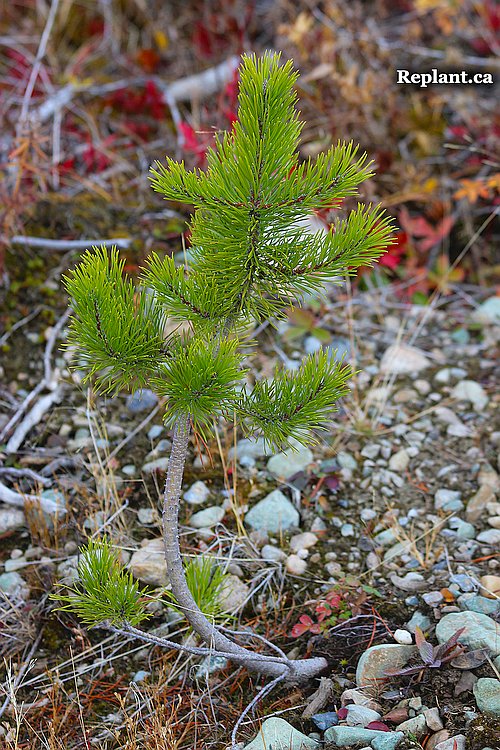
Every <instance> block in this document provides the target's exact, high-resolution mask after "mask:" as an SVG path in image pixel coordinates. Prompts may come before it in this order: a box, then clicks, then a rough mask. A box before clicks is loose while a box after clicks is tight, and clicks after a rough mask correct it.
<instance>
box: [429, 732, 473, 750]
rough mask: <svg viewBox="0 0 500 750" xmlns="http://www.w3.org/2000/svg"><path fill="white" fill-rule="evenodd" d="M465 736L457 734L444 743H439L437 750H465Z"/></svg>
mask: <svg viewBox="0 0 500 750" xmlns="http://www.w3.org/2000/svg"><path fill="white" fill-rule="evenodd" d="M465 742H466V740H465V735H463V734H456V735H455V736H454V737H450V738H449V739H447V740H445V741H444V742H439V744H437V745H436V749H435V750H465Z"/></svg>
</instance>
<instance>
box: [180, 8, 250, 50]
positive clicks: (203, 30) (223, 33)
mask: <svg viewBox="0 0 500 750" xmlns="http://www.w3.org/2000/svg"><path fill="white" fill-rule="evenodd" d="M253 11H254V3H253V2H249V3H246V6H245V11H244V14H243V15H242V14H241V12H240V13H239V12H238V7H237V5H236V4H234V3H233V2H232V0H219V2H216V3H212V4H211V6H210V10H209V11H208V12H205V13H204V14H203V18H201V19H199V20H198V21H196V23H195V24H194V31H193V36H192V42H193V46H194V49H195V50H196V52H197V53H198V55H199V56H200V57H202V58H204V59H210V58H212V57H213V56H214V55H220V54H221V53H227V51H228V50H229V49H230V48H231V47H233V48H235V49H234V51H235V52H237V53H241V52H242V51H243V49H244V46H245V45H244V41H245V35H246V30H247V28H248V26H249V24H250V21H251V18H252V15H253Z"/></svg>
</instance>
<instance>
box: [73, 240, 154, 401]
mask: <svg viewBox="0 0 500 750" xmlns="http://www.w3.org/2000/svg"><path fill="white" fill-rule="evenodd" d="M124 263H125V261H124V260H120V258H119V254H118V250H117V249H116V248H112V249H111V250H110V251H109V252H108V251H107V250H106V248H105V247H101V248H97V247H94V248H93V252H91V251H87V252H86V253H85V255H84V256H83V260H82V261H81V263H80V264H79V265H78V266H77V267H76V268H75V270H74V271H73V272H72V273H70V274H68V275H67V276H65V277H64V284H65V286H66V290H67V292H68V294H69V296H70V298H71V300H72V306H73V309H74V311H75V314H74V316H73V317H72V318H71V326H70V333H69V337H68V346H73V345H74V346H76V347H77V348H78V353H79V357H80V364H81V365H82V366H83V367H84V368H85V369H86V370H87V379H90V378H93V379H94V381H95V383H96V386H97V389H98V390H100V391H103V392H109V391H112V390H121V389H128V388H133V387H139V386H142V385H145V384H146V383H147V381H148V379H149V377H150V376H151V375H152V373H153V372H154V371H155V369H156V368H157V366H158V363H159V362H160V361H161V360H162V359H163V358H164V356H165V349H166V342H165V340H164V336H163V328H164V324H165V312H164V310H163V309H162V308H161V307H160V306H159V305H158V303H157V302H156V300H155V299H154V298H153V297H152V295H151V294H149V295H148V293H147V292H146V291H145V290H142V291H141V292H140V293H137V291H136V289H135V288H134V285H133V283H132V281H131V280H130V279H127V278H126V277H124V275H123V266H124Z"/></svg>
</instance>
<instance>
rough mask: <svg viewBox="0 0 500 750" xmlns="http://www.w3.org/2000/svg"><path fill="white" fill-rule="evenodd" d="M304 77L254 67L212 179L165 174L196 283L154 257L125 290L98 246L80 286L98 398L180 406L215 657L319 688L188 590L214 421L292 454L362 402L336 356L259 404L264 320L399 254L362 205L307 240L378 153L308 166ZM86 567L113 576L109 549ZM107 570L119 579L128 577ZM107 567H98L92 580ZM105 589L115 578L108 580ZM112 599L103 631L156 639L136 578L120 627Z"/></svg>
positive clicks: (78, 334) (249, 60) (270, 57)
mask: <svg viewBox="0 0 500 750" xmlns="http://www.w3.org/2000/svg"><path fill="white" fill-rule="evenodd" d="M296 79H297V74H296V73H295V72H294V71H293V68H292V63H291V62H287V63H285V64H283V65H281V64H280V60H279V56H277V55H274V54H265V55H264V56H263V57H261V58H256V57H253V56H252V57H244V58H243V61H242V64H241V68H240V91H239V109H238V120H237V122H236V123H235V125H234V128H233V130H232V132H230V133H226V134H224V135H223V136H222V137H220V138H217V140H216V143H215V147H214V148H213V149H212V150H210V151H209V153H208V156H207V162H208V164H207V169H206V171H204V172H203V171H199V170H194V171H188V170H186V168H185V166H184V164H183V163H177V162H175V161H172V160H171V159H169V158H167V161H166V164H165V165H163V164H157V165H156V169H153V170H152V174H153V178H152V184H153V188H154V189H155V190H157V191H158V192H160V193H162V194H163V195H164V196H165V198H166V199H168V200H172V201H177V202H182V203H187V204H190V205H192V206H194V214H193V217H192V220H191V225H190V230H191V241H192V256H193V260H192V262H191V263H190V268H189V271H187V270H186V269H184V268H183V267H176V266H175V264H174V261H173V260H172V258H170V257H164V258H162V257H159V256H158V255H156V254H153V255H152V256H151V257H150V258H149V260H148V261H147V265H146V267H145V269H144V271H143V274H142V277H141V279H140V283H139V286H138V287H137V288H135V287H134V285H133V283H132V282H131V281H130V280H127V279H126V278H124V276H123V262H121V261H120V259H119V256H118V253H117V251H116V250H111V251H110V252H108V251H107V250H106V249H105V248H101V249H96V248H94V250H93V251H92V252H87V253H86V254H85V255H84V257H83V260H82V262H81V263H80V264H79V266H77V268H76V270H75V271H74V272H72V273H70V274H69V275H68V277H67V278H66V279H65V283H66V288H67V291H68V293H69V296H70V298H71V300H72V305H73V309H74V316H73V318H72V323H71V329H70V343H71V344H72V345H75V346H76V348H77V350H78V354H79V357H80V366H81V363H82V361H83V363H84V366H85V367H86V369H87V371H88V377H89V378H91V379H92V381H93V382H94V383H95V385H96V387H97V389H100V390H101V391H115V390H119V389H123V388H128V389H132V388H136V387H138V386H144V385H147V386H148V387H150V388H152V389H154V390H155V391H156V392H157V393H158V394H159V395H160V396H163V397H165V399H166V409H165V415H164V419H165V423H166V424H167V425H168V426H169V427H170V428H171V429H172V432H173V440H172V449H171V454H170V459H169V465H168V471H167V478H166V482H165V491H164V498H163V537H164V542H165V557H166V561H167V568H168V576H169V579H170V583H171V588H172V595H173V596H174V597H175V599H176V601H177V603H178V606H179V608H180V609H181V610H182V612H183V613H184V615H185V616H186V618H187V620H188V621H189V623H190V624H191V626H192V627H193V629H194V630H195V631H196V632H197V633H198V634H199V635H200V637H201V638H202V639H203V640H204V641H205V643H207V644H209V646H210V647H211V649H212V651H213V650H215V651H217V652H220V653H224V654H225V655H226V656H230V657H231V658H233V659H234V660H235V661H237V662H239V663H243V664H245V665H246V666H248V667H249V668H251V669H255V670H258V671H260V672H261V673H265V674H268V675H271V676H273V677H280V676H282V677H284V678H287V679H290V680H300V679H305V678H308V677H311V676H312V675H314V674H316V673H317V672H319V671H321V670H322V669H324V668H325V666H326V663H325V661H324V660H323V659H321V658H318V659H306V660H300V661H289V660H287V659H285V658H284V657H282V656H263V655H260V654H257V653H253V652H251V651H249V650H247V649H246V648H243V647H242V646H240V645H239V644H237V643H236V642H235V641H234V640H233V638H231V637H229V636H228V635H226V634H225V633H223V632H222V631H221V629H219V628H217V627H216V626H215V625H214V624H212V623H211V622H210V621H209V620H208V619H207V618H206V617H205V615H204V614H203V613H202V612H201V610H200V609H199V608H198V606H197V604H196V602H195V600H194V598H193V595H192V593H191V591H190V589H189V587H188V585H187V583H186V577H185V573H184V569H183V564H182V559H181V555H180V549H179V538H178V511H179V499H180V496H181V488H182V479H183V471H184V465H185V461H186V456H187V451H188V443H189V438H190V433H191V432H192V431H193V430H195V431H198V432H199V433H201V434H202V435H203V434H206V433H207V432H208V431H209V430H210V426H211V425H212V424H213V422H214V420H216V419H218V418H219V417H229V418H230V419H231V420H232V419H233V417H234V414H236V415H237V418H238V419H239V423H240V425H241V429H242V430H243V431H244V432H245V433H247V434H249V435H256V434H260V435H262V436H263V437H264V438H265V440H266V442H267V443H268V444H269V445H270V446H272V447H273V448H275V449H276V450H282V449H283V448H284V447H286V446H289V445H290V441H292V440H297V441H299V442H301V443H306V442H311V437H310V436H311V431H313V430H317V429H320V428H322V427H323V426H324V424H325V421H326V420H327V419H328V417H329V415H330V413H331V412H332V410H334V408H335V403H336V402H337V400H338V399H339V397H340V396H343V395H344V394H346V393H347V387H346V382H347V380H348V378H349V377H350V370H349V368H348V366H346V365H345V364H342V363H340V364H339V363H337V362H335V361H332V360H331V359H330V357H329V356H328V354H327V353H326V352H323V351H320V352H319V353H316V354H314V355H311V356H309V357H306V358H305V359H304V361H303V363H302V365H301V366H300V368H299V369H298V370H296V371H294V372H288V371H286V370H283V369H282V370H277V371H276V374H275V377H274V379H273V380H272V381H267V380H260V381H258V382H257V383H256V384H255V386H254V387H253V388H252V390H251V391H248V390H247V389H246V388H245V387H243V386H244V383H245V380H244V377H245V368H244V354H243V352H242V346H241V343H242V342H241V337H242V333H241V332H242V331H243V330H245V328H248V324H249V323H255V322H259V321H261V320H263V319H268V318H273V319H278V318H279V317H280V316H282V315H283V314H284V311H285V309H286V308H287V307H289V306H290V305H291V304H300V301H301V299H302V298H303V297H304V296H305V295H310V294H311V293H315V292H319V291H320V290H322V289H323V282H324V281H326V280H329V281H332V280H338V279H339V277H341V276H343V275H346V274H352V273H353V272H355V271H356V269H357V268H359V267H360V266H366V265H370V264H372V263H373V262H374V261H375V260H376V259H377V258H378V257H379V256H380V255H382V253H383V252H384V251H385V249H386V248H387V246H388V245H389V244H390V242H391V224H390V221H389V220H388V219H387V217H385V216H384V214H383V212H382V211H381V210H379V209H378V208H372V207H370V206H368V207H367V206H363V205H360V206H359V207H358V208H357V209H356V210H355V211H353V212H352V213H351V214H350V215H349V216H348V218H346V219H345V220H343V221H340V222H339V223H337V225H336V226H335V228H334V231H333V230H332V231H329V232H328V233H326V234H325V233H323V232H318V233H317V234H315V235H313V236H311V234H310V232H308V231H306V230H305V229H304V219H305V218H307V217H308V216H309V215H310V214H311V212H313V211H314V210H317V209H321V208H325V207H328V206H331V205H332V204H334V203H335V202H337V201H339V200H340V199H342V198H344V197H346V196H350V195H354V194H355V193H356V191H357V188H358V185H359V184H360V183H362V182H363V181H364V180H366V179H367V178H368V177H370V175H371V172H370V164H368V163H367V157H366V154H364V155H362V156H359V155H358V153H357V148H356V147H354V146H353V144H352V143H339V144H337V145H336V146H334V147H332V148H331V149H330V150H329V151H328V152H326V153H324V154H321V155H320V156H319V157H318V158H317V159H316V161H314V162H313V161H311V160H308V161H305V162H300V161H299V157H298V142H299V137H300V132H301V127H302V125H301V123H300V122H299V117H298V112H297V110H296V95H295V92H294V84H295V81H296ZM167 320H175V321H179V323H181V322H186V321H187V322H188V323H189V333H178V332H177V333H173V334H170V335H169V336H168V337H167V338H165V336H164V333H163V331H164V327H165V323H166V321H167ZM246 343H248V341H246ZM247 351H248V349H247ZM87 554H88V555H90V556H91V557H92V556H93V558H92V559H93V562H94V568H99V565H100V562H101V561H100V560H99V559H98V560H97V565H96V564H95V563H96V560H95V555H96V552H95V550H94V551H93V552H92V550H90V551H88V552H87ZM103 559H104V558H103ZM106 560H107V564H108V565H110V566H111V567H110V570H112V571H113V575H116V566H115V565H114V563H113V562H112V561H111V562H110V560H108V558H106ZM92 569H93V566H92V565H89V564H87V565H86V568H85V572H86V573H88V571H89V570H90V571H92ZM87 577H88V576H87ZM101 578H102V580H104V581H107V580H108V577H107V576H106V575H105V574H104V575H103V574H102V571H101ZM111 579H112V580H114V579H113V576H111V578H110V580H111ZM115 583H116V582H115ZM115 583H113V586H115ZM113 586H111V587H110V586H107V587H106V586H105V587H104V588H102V587H101V589H99V591H100V592H101V593H100V594H99V596H100V597H101V599H105V600H106V606H102V607H99V605H98V600H99V597H96V596H94V597H93V598H92V600H91V603H90V604H89V607H88V608H87V610H90V613H91V617H90V620H91V621H92V620H93V622H94V623H95V624H98V623H102V622H103V621H105V622H107V623H108V625H110V626H113V627H117V626H119V627H121V628H122V630H126V631H127V632H129V633H135V634H136V635H138V636H141V631H140V630H138V629H136V627H135V624H137V621H138V619H140V618H139V616H138V617H132V615H131V614H130V613H131V612H132V611H133V607H131V606H130V604H131V603H132V604H133V602H130V601H128V602H124V601H123V597H124V596H125V595H126V594H127V592H130V593H129V599H130V598H131V599H133V600H134V601H137V607H138V610H137V611H138V613H139V614H141V613H142V612H143V610H141V609H140V605H139V594H138V591H137V588H136V587H134V586H132V585H131V583H130V581H128V580H127V581H126V582H125V583H124V585H122V587H121V589H120V591H121V599H120V598H117V608H116V609H115V611H114V614H113V607H112V606H111V608H110V601H111V605H112V604H113ZM124 592H125V594H124ZM85 596H86V594H85V590H83V589H81V590H79V592H77V593H75V594H74V597H75V604H79V605H80V610H79V611H81V605H82V602H83V605H84V606H85ZM118 607H119V608H118ZM110 609H111V615H110ZM88 613H89V612H88V611H87V614H88ZM92 613H93V614H92ZM87 621H89V618H87ZM144 635H145V634H143V636H144Z"/></svg>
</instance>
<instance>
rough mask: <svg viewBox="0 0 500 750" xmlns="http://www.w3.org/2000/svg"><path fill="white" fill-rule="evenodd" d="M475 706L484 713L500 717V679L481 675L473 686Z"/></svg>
mask: <svg viewBox="0 0 500 750" xmlns="http://www.w3.org/2000/svg"><path fill="white" fill-rule="evenodd" d="M473 691H474V697H475V699H476V703H477V707H478V708H479V710H480V711H482V712H483V713H484V714H490V715H491V716H496V717H499V718H500V680H496V679H495V678H494V677H481V678H480V679H479V680H478V681H477V682H476V684H475V685H474V688H473Z"/></svg>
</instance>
